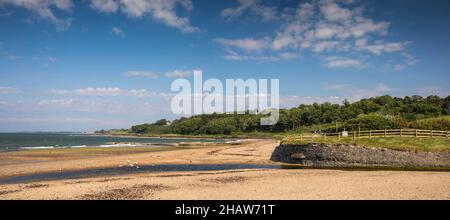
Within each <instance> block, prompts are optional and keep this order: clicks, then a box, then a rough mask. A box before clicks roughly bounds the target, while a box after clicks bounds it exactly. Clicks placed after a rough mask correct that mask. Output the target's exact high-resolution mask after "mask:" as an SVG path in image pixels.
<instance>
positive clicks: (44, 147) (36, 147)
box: [20, 146, 55, 150]
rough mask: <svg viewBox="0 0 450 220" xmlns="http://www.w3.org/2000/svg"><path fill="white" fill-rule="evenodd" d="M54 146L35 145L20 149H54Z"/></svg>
mask: <svg viewBox="0 0 450 220" xmlns="http://www.w3.org/2000/svg"><path fill="white" fill-rule="evenodd" d="M53 148H55V147H54V146H35V147H20V149H24V150H38V149H53Z"/></svg>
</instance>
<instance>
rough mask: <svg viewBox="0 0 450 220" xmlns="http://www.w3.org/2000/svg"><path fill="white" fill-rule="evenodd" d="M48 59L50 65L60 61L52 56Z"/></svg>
mask: <svg viewBox="0 0 450 220" xmlns="http://www.w3.org/2000/svg"><path fill="white" fill-rule="evenodd" d="M47 59H48V61H49V62H50V63H55V62H56V61H58V59H57V58H56V57H52V56H49V57H47Z"/></svg>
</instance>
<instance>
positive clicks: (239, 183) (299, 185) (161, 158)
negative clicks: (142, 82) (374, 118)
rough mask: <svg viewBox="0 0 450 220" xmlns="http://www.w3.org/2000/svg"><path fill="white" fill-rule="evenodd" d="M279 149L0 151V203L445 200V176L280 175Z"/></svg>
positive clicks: (250, 144) (250, 143) (253, 144)
mask: <svg viewBox="0 0 450 220" xmlns="http://www.w3.org/2000/svg"><path fill="white" fill-rule="evenodd" d="M278 144H279V143H278V141H275V140H268V139H266V140H247V141H246V142H245V143H243V144H240V145H227V144H223V145H217V146H198V147H195V146H193V147H189V148H187V149H169V150H162V149H156V150H144V149H135V150H130V149H103V150H91V151H86V150H85V149H83V150H82V149H71V150H33V151H17V152H2V153H0V199H202V200H203V199H450V172H435V171H433V172H431V171H346V170H326V169H280V166H282V165H283V164H280V163H275V162H273V161H271V160H270V157H271V154H272V152H273V150H274V149H275V147H276V146H277V145H278ZM245 165H248V166H245ZM250 165H251V166H250ZM123 167H127V169H125V170H122V171H121V172H120V173H114V172H113V171H115V169H119V168H120V169H121V168H123ZM151 167H155V170H157V169H159V168H161V167H162V168H164V169H168V170H158V171H157V172H146V169H148V170H152V169H151ZM180 167H181V168H182V169H180ZM192 168H194V169H195V170H191V169H192ZM89 170H94V171H96V172H97V171H98V173H96V172H92V173H89V175H86V176H82V175H81V174H82V173H83V171H89ZM107 170H110V171H111V172H105V171H107ZM140 170H142V171H140ZM127 171H129V172H127ZM102 172H104V173H102ZM58 173H59V174H61V175H59V174H58ZM79 173H81V174H80V175H79V176H76V175H75V174H79ZM45 174H52V175H45ZM112 174H113V175H112ZM71 175H72V176H71ZM74 175H75V176H76V178H73V177H74ZM49 176H50V177H52V178H47V179H45V177H49ZM8 179H9V180H11V181H10V182H8V181H4V180H8ZM2 180H3V182H2Z"/></svg>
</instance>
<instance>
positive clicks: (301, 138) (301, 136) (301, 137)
mask: <svg viewBox="0 0 450 220" xmlns="http://www.w3.org/2000/svg"><path fill="white" fill-rule="evenodd" d="M300 140H301V141H303V133H301V134H300Z"/></svg>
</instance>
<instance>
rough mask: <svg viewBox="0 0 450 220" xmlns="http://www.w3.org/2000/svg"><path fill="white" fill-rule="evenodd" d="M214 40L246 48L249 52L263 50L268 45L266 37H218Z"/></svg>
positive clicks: (228, 45) (242, 48)
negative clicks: (233, 38)
mask: <svg viewBox="0 0 450 220" xmlns="http://www.w3.org/2000/svg"><path fill="white" fill-rule="evenodd" d="M214 42H217V43H219V44H222V45H223V46H225V47H235V48H239V49H241V50H245V51H247V52H251V51H261V50H262V49H264V48H265V47H266V46H267V45H268V42H267V40H266V39H253V38H244V39H235V40H229V39H223V38H218V39H214Z"/></svg>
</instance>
